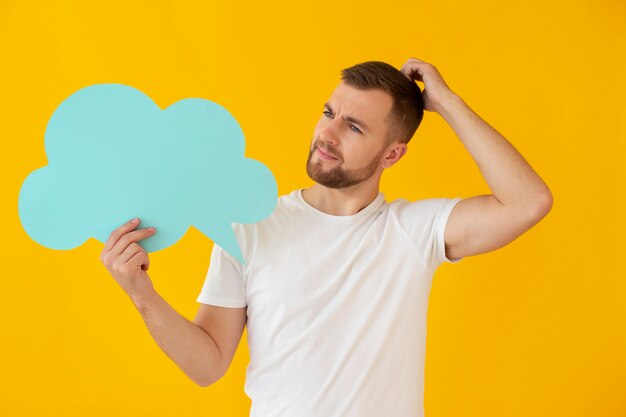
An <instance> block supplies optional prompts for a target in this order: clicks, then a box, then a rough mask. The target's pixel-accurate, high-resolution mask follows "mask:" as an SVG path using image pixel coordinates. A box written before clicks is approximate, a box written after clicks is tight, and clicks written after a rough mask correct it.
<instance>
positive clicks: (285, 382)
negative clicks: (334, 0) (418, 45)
mask: <svg viewBox="0 0 626 417" xmlns="http://www.w3.org/2000/svg"><path fill="white" fill-rule="evenodd" d="M416 80H417V81H420V82H423V83H424V91H423V93H422V92H421V90H420V89H419V87H418V86H417V84H416V83H415V81H416ZM424 110H427V111H434V112H437V113H439V114H440V115H441V116H442V117H443V118H444V119H445V120H446V121H447V122H448V123H449V124H450V126H451V127H452V128H453V130H454V131H455V132H456V134H457V135H458V137H459V138H460V140H461V141H462V142H463V145H464V146H465V147H466V148H467V150H468V151H469V152H470V154H471V155H472V157H473V158H474V160H475V161H476V163H477V164H478V166H479V168H480V171H481V173H482V174H483V176H484V178H485V180H486V181H487V183H488V185H489V187H490V189H491V191H492V194H489V195H479V196H475V197H471V198H466V199H461V198H452V199H451V198H431V199H425V200H419V201H414V202H410V201H407V200H404V199H399V200H395V201H392V202H390V203H389V202H386V201H385V200H384V196H383V194H382V193H381V192H379V184H380V178H381V175H382V173H383V171H384V169H385V168H389V167H391V166H393V165H394V164H395V163H396V162H398V160H400V158H402V156H403V155H404V154H405V153H406V151H407V143H408V142H409V140H410V139H411V137H412V136H413V135H414V133H415V131H416V129H417V127H418V126H419V124H420V122H421V120H422V116H423V111H424ZM307 173H308V175H309V176H310V177H311V178H312V179H313V180H314V181H315V184H314V185H313V186H312V187H310V188H307V189H303V190H295V191H293V192H291V193H290V194H287V195H284V196H281V197H280V198H279V200H278V203H277V206H276V210H275V211H274V213H272V215H271V216H269V217H268V218H266V219H264V220H263V221H261V222H258V223H255V224H234V226H233V227H234V230H235V234H236V236H237V239H238V242H239V245H240V248H241V250H242V254H243V256H244V259H245V260H246V265H245V266H243V265H242V264H241V263H240V262H239V261H237V260H236V259H235V258H234V257H232V256H231V255H229V254H228V253H226V252H225V251H224V250H222V249H221V248H220V247H219V246H218V245H214V248H213V252H212V255H211V264H210V267H209V271H208V274H207V277H206V280H205V282H204V285H203V288H202V291H201V293H200V295H199V297H198V299H197V301H198V302H200V303H202V305H201V306H200V309H199V311H198V314H197V316H196V318H195V320H194V322H191V321H189V320H187V319H186V318H184V317H182V316H181V315H180V314H178V313H177V312H176V311H175V310H174V309H173V308H172V307H171V306H169V304H167V302H166V301H165V300H164V299H163V298H162V297H160V295H159V294H158V293H157V292H156V291H155V290H154V288H153V287H152V282H151V280H150V278H149V277H148V276H147V274H146V272H145V270H147V269H148V266H149V259H148V257H147V255H146V253H145V251H143V250H142V248H141V247H140V246H139V245H138V244H136V243H134V242H136V241H137V240H141V239H143V238H146V237H147V236H150V234H151V233H153V232H151V231H149V229H137V230H133V229H135V228H136V227H137V223H128V224H126V225H123V226H121V227H120V228H118V229H117V230H116V231H114V232H113V233H112V235H111V238H110V239H109V241H108V242H107V245H106V246H105V249H104V250H103V253H102V256H101V259H102V261H103V262H104V263H105V265H106V266H107V268H108V269H109V270H110V271H111V273H112V275H113V276H114V277H115V278H116V280H117V281H118V282H119V283H120V285H121V286H122V287H123V288H124V290H126V292H127V293H128V294H129V296H130V297H131V299H132V300H133V302H134V303H135V305H136V306H137V308H138V310H139V311H140V313H141V315H142V317H143V319H144V320H145V322H146V324H147V326H148V329H149V331H150V332H151V334H152V335H153V337H154V338H155V340H156V342H157V343H158V344H159V346H160V347H161V348H162V349H163V351H164V352H165V353H166V354H167V355H168V356H169V357H170V358H171V359H172V360H174V361H175V362H176V363H177V365H178V366H179V367H180V368H181V370H183V371H184V372H185V373H186V374H187V375H188V376H189V377H190V378H192V379H193V380H194V381H196V382H197V383H198V384H200V385H202V386H207V385H210V384H212V383H214V382H216V381H217V380H219V379H220V378H221V377H222V376H223V375H224V374H225V373H226V371H227V369H228V367H229V365H230V363H231V361H232V358H233V355H234V353H235V351H236V349H237V346H238V344H239V342H240V339H241V336H242V333H243V329H244V326H246V325H247V327H248V343H249V348H250V363H249V365H248V368H247V371H246V384H245V387H244V389H245V392H246V394H247V395H248V396H249V397H250V398H251V399H252V408H251V416H252V417H270V416H272V417H273V416H276V417H279V416H285V417H287V416H289V417H292V416H310V417H316V416H320V417H321V416H324V417H330V416H342V417H346V416H354V417H357V416H358V417H368V416H377V417H378V416H411V417H416V416H423V413H424V411H423V376H424V375H423V373H424V353H425V350H424V349H425V341H426V340H425V337H426V313H427V303H428V296H429V291H430V286H431V281H432V277H433V274H434V273H435V271H436V269H437V268H438V267H439V266H440V265H441V264H442V263H443V262H450V263H456V262H459V261H460V260H461V259H462V258H464V257H466V256H471V255H477V254H480V253H484V252H488V251H492V250H495V249H497V248H500V247H502V246H504V245H506V244H507V243H509V242H511V241H512V240H514V239H515V238H516V237H518V236H520V235H521V234H522V233H524V232H525V231H526V230H528V229H530V228H531V227H532V226H533V225H535V224H536V223H537V222H539V221H540V220H541V219H542V218H543V217H544V216H545V215H546V214H547V213H548V212H549V211H550V209H551V206H552V196H551V193H550V190H549V189H548V187H547V186H546V184H545V183H544V182H543V181H542V180H541V178H539V176H538V175H537V174H536V173H535V172H534V171H533V169H532V168H531V167H530V166H529V165H528V164H527V163H526V161H525V160H524V158H523V157H522V156H521V155H520V154H519V153H518V152H517V151H516V150H515V148H514V147H513V146H512V145H511V144H510V143H509V142H508V141H507V140H506V139H505V138H504V137H503V136H501V135H500V134H499V133H498V132H497V131H496V130H494V129H493V128H492V127H491V126H489V125H488V124H487V123H486V122H484V121H483V120H482V119H481V118H480V117H479V116H478V115H476V114H475V113H474V112H473V111H472V110H471V109H470V108H469V107H468V106H467V105H466V104H465V103H464V102H463V100H462V99H461V98H460V97H459V96H457V95H456V94H455V93H453V92H452V91H451V90H450V88H448V86H447V85H446V83H445V82H444V80H443V78H442V77H441V75H440V74H439V72H438V71H437V69H436V68H435V67H434V66H432V65H430V64H428V63H426V62H424V61H421V60H418V59H414V58H412V59H409V60H408V61H407V62H406V63H405V64H404V66H403V67H402V69H401V70H400V71H399V70H397V69H395V68H393V67H392V66H390V65H388V64H385V63H382V62H366V63H362V64H359V65H355V66H354V67H351V68H348V69H345V70H344V71H343V72H342V80H341V82H340V83H339V85H338V87H337V88H336V89H335V90H334V92H333V93H332V95H331V97H330V98H329V100H328V102H327V103H325V105H324V109H323V113H322V115H321V117H320V120H319V122H318V124H317V126H316V128H315V132H314V136H313V140H312V142H311V146H310V150H309V157H308V160H307Z"/></svg>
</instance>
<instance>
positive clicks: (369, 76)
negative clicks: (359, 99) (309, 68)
mask: <svg viewBox="0 0 626 417" xmlns="http://www.w3.org/2000/svg"><path fill="white" fill-rule="evenodd" d="M341 79H342V80H343V81H344V82H345V83H346V84H348V85H350V86H352V87H355V88H358V89H361V90H371V89H380V90H383V91H385V92H386V93H388V94H390V95H391V98H392V99H393V104H392V106H391V110H390V111H389V114H388V115H387V118H386V121H387V124H388V125H389V131H388V133H387V141H388V143H391V141H392V140H400V141H401V142H404V143H409V141H410V140H411V138H412V137H413V135H414V134H415V131H416V130H417V128H418V126H419V125H420V123H421V121H422V118H423V117H424V100H423V98H422V91H421V89H420V88H419V86H418V85H417V84H416V83H415V82H414V81H409V79H408V78H407V77H406V76H405V75H404V74H403V73H402V72H400V70H398V69H396V68H394V67H393V66H391V65H389V64H387V63H385V62H381V61H367V62H362V63H360V64H356V65H354V66H352V67H350V68H345V69H343V70H341Z"/></svg>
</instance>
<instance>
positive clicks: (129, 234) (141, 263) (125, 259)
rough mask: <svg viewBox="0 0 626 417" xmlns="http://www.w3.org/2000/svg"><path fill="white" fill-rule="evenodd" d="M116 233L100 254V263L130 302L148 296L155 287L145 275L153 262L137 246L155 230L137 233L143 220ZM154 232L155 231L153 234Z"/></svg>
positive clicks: (128, 224) (125, 225)
mask: <svg viewBox="0 0 626 417" xmlns="http://www.w3.org/2000/svg"><path fill="white" fill-rule="evenodd" d="M134 221H135V222H133V220H131V221H129V222H128V223H125V224H123V225H122V226H120V227H118V228H117V229H115V230H114V231H113V232H112V233H111V235H110V237H109V240H108V241H107V243H106V244H105V246H104V249H103V250H102V253H101V254H100V261H102V263H103V264H104V266H105V267H106V268H107V269H108V271H109V273H110V274H111V275H112V276H113V278H115V281H117V283H118V284H119V285H120V286H121V287H122V289H124V291H126V293H127V294H128V295H129V296H130V298H131V299H133V300H135V298H136V297H141V296H142V295H145V294H147V293H148V292H149V291H150V290H151V289H152V288H153V287H152V281H151V280H150V277H149V276H148V274H147V273H146V271H147V270H148V268H149V266H150V259H149V258H148V254H147V253H146V251H145V250H144V249H143V248H142V247H141V246H140V245H139V244H138V243H136V242H137V241H139V240H142V239H145V238H147V237H150V236H152V235H153V234H154V233H156V230H155V229H154V228H147V229H137V230H135V228H136V227H137V226H138V225H139V223H140V220H139V219H134ZM151 229H152V230H151Z"/></svg>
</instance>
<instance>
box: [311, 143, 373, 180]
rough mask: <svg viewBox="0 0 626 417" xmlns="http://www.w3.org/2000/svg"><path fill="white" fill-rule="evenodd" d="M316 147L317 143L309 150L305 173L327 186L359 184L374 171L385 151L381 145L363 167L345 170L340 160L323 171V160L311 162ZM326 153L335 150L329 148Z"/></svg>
mask: <svg viewBox="0 0 626 417" xmlns="http://www.w3.org/2000/svg"><path fill="white" fill-rule="evenodd" d="M317 148H318V145H316V146H315V147H313V149H312V150H311V151H309V157H308V158H307V161H306V173H307V174H308V175H309V177H310V178H311V179H312V180H313V181H315V182H317V183H318V184H321V185H323V186H324V187H328V188H347V187H351V186H353V185H356V184H360V183H361V182H363V181H365V180H367V179H369V178H371V177H372V175H374V174H375V173H376V170H377V169H378V166H379V164H380V158H381V156H382V155H383V153H384V151H385V148H384V147H383V149H381V150H380V152H378V154H376V156H374V158H372V160H371V161H370V162H369V163H367V164H366V165H365V166H364V167H361V168H357V169H351V170H346V169H343V168H342V167H341V164H342V162H340V163H339V165H337V166H335V167H334V168H332V169H330V170H327V171H325V170H324V168H323V163H324V161H322V160H318V161H317V162H314V163H312V162H311V158H312V157H313V152H315V151H316V150H317ZM322 150H324V151H326V150H327V148H324V147H322ZM328 153H331V154H333V155H336V153H335V152H332V151H330V150H329V151H328ZM338 159H339V158H338ZM339 161H341V159H339Z"/></svg>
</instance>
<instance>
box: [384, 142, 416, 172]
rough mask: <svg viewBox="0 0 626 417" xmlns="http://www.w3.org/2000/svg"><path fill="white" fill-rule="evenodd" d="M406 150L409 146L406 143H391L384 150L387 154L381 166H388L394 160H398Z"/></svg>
mask: <svg viewBox="0 0 626 417" xmlns="http://www.w3.org/2000/svg"><path fill="white" fill-rule="evenodd" d="M408 150H409V148H408V146H407V144H406V143H403V142H395V143H393V144H392V145H390V146H389V149H388V150H387V152H386V155H387V156H386V157H385V159H383V161H382V162H381V166H382V167H383V168H390V167H391V166H393V165H394V164H395V163H396V162H398V161H399V160H400V158H402V157H403V156H404V154H406V152H407V151H408Z"/></svg>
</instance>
